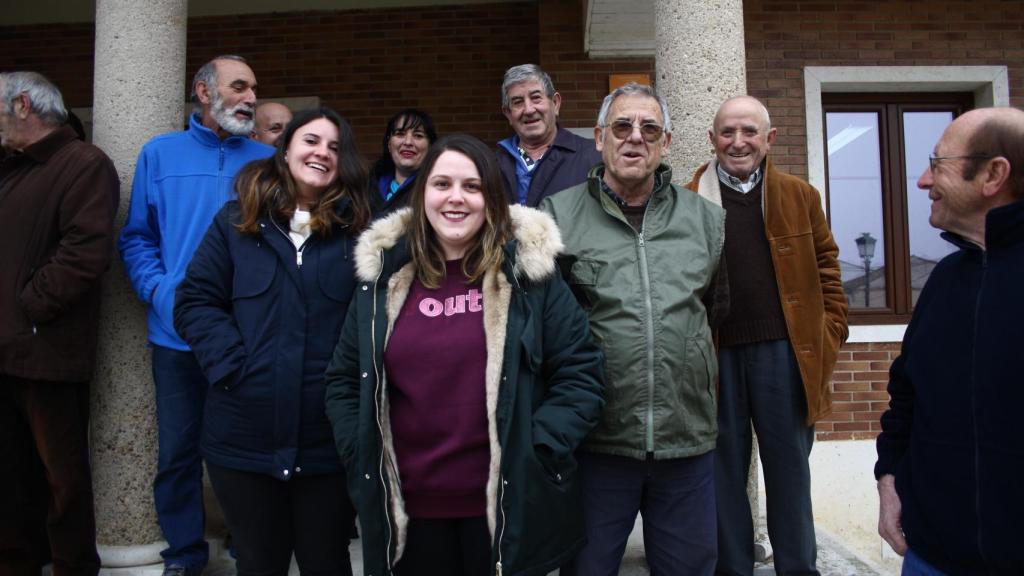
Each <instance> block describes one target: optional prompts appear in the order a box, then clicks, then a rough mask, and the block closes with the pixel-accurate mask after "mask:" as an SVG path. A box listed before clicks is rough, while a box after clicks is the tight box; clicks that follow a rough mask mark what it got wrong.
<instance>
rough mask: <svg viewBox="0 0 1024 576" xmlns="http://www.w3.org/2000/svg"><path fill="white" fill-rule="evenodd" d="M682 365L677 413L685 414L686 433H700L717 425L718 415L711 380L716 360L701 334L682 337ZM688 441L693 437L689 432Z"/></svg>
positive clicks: (716, 371) (714, 379)
mask: <svg viewBox="0 0 1024 576" xmlns="http://www.w3.org/2000/svg"><path fill="white" fill-rule="evenodd" d="M684 358H685V361H686V367H685V370H684V373H685V374H686V378H685V382H683V383H681V385H680V387H679V392H678V396H677V401H678V402H679V405H678V406H676V409H677V410H678V413H679V414H683V415H685V418H684V422H685V424H684V427H685V428H686V429H688V430H689V431H690V434H693V435H700V434H703V433H707V432H710V431H713V430H716V429H717V426H718V415H717V402H716V398H715V382H716V377H717V375H718V368H717V367H718V364H717V362H716V360H715V358H714V356H713V354H712V353H711V349H710V343H709V342H708V341H707V338H705V337H704V336H691V337H688V338H686V351H685V355H684ZM688 440H689V441H697V440H699V438H697V436H691V437H690V438H689V439H688Z"/></svg>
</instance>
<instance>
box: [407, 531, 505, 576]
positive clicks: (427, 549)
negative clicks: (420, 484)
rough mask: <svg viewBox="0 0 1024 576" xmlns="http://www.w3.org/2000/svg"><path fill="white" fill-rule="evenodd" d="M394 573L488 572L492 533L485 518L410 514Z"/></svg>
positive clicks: (477, 575) (463, 575)
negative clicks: (414, 515) (432, 516)
mask: <svg viewBox="0 0 1024 576" xmlns="http://www.w3.org/2000/svg"><path fill="white" fill-rule="evenodd" d="M405 540H406V541H405V552H404V553H403V554H402V559H401V560H399V561H398V564H396V565H395V576H437V575H439V574H444V575H445V576H487V575H488V574H490V573H491V534H490V531H489V530H488V529H487V518H486V517H485V516H477V517H474V518H419V519H417V518H411V519H410V520H409V531H408V532H407V534H406V539H405Z"/></svg>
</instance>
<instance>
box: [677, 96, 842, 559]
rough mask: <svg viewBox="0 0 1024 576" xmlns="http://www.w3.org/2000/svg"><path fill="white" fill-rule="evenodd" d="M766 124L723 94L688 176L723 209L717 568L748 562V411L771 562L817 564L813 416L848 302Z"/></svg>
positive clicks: (829, 245)
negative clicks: (778, 162) (707, 147)
mask: <svg viewBox="0 0 1024 576" xmlns="http://www.w3.org/2000/svg"><path fill="white" fill-rule="evenodd" d="M775 134H776V131H775V129H774V128H772V127H771V121H770V119H769V117H768V111H767V110H766V109H765V107H764V105H762V104H761V103H760V102H759V101H757V100H756V99H754V98H751V97H749V96H740V97H736V98H731V99H729V100H726V101H725V103H723V104H722V106H721V107H720V108H719V109H718V113H717V114H716V115H715V120H714V125H713V127H712V128H711V130H709V131H708V137H709V139H710V140H711V144H712V146H714V149H715V159H714V160H712V161H711V162H709V163H708V164H705V165H704V166H702V167H701V168H700V169H699V170H698V171H697V173H696V174H695V175H694V177H693V181H692V182H690V184H688V185H687V187H688V188H690V189H691V190H694V191H699V192H700V193H701V194H702V195H703V196H705V197H710V198H718V197H721V201H722V202H721V203H722V206H723V207H724V208H725V209H726V214H727V216H726V219H725V259H724V260H725V261H726V262H727V264H726V265H727V267H728V277H729V299H730V311H729V316H728V317H727V318H726V319H725V320H724V321H723V322H722V324H721V325H720V327H719V329H718V339H719V341H718V342H719V366H720V381H719V386H720V388H719V407H718V429H719V432H718V446H717V453H716V455H715V489H716V497H717V506H718V566H717V568H716V573H718V574H729V575H750V574H752V573H753V569H754V534H753V521H752V518H751V511H750V506H749V503H748V500H747V492H746V482H747V470H748V467H749V465H750V449H751V448H750V447H751V433H750V424H751V421H752V422H753V425H754V429H755V431H756V432H757V438H758V446H759V448H760V454H761V461H762V463H763V465H764V476H765V488H766V491H767V498H768V509H769V510H771V511H772V513H771V514H770V515H769V516H768V536H769V538H770V539H771V542H772V547H773V549H774V553H775V571H776V573H777V574H817V573H818V571H817V569H816V567H815V563H816V556H817V548H816V544H815V539H814V517H813V515H812V512H811V478H810V469H809V467H808V463H807V459H808V457H809V456H810V453H811V445H812V443H813V442H814V423H815V422H816V421H818V420H819V419H821V418H823V417H824V416H826V415H828V414H829V412H830V411H831V409H832V405H831V397H830V391H829V380H830V377H831V374H832V368H833V366H834V365H835V360H836V355H837V353H838V351H839V347H840V345H842V343H843V341H844V340H845V339H846V336H847V326H846V312H847V302H846V296H845V295H844V294H843V287H842V284H841V280H840V272H839V260H838V254H839V250H838V248H837V247H836V244H835V242H834V241H833V240H832V233H831V232H830V231H829V228H828V224H827V222H826V221H825V215H824V213H823V212H822V209H821V204H822V203H821V196H820V195H819V194H818V191H817V190H815V189H814V188H813V187H812V186H811V185H810V184H808V183H807V182H804V181H803V180H800V179H799V178H796V177H793V176H790V175H788V174H784V173H782V172H779V171H778V170H776V169H775V167H774V166H773V165H772V163H771V162H770V161H769V160H767V159H766V157H767V155H768V150H769V148H771V145H772V143H773V142H774V141H775Z"/></svg>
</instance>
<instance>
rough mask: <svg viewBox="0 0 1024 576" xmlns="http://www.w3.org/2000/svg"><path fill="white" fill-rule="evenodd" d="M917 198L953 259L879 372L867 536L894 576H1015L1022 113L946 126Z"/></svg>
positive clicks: (1021, 552)
mask: <svg viewBox="0 0 1024 576" xmlns="http://www.w3.org/2000/svg"><path fill="white" fill-rule="evenodd" d="M917 186H918V188H921V189H922V190H926V191H927V193H928V197H929V198H930V199H931V201H932V206H931V216H930V217H929V219H928V221H929V223H930V224H931V225H932V226H934V227H935V228H939V229H941V230H944V231H945V232H944V233H943V235H942V236H943V238H945V239H946V240H948V241H949V242H952V243H953V244H955V245H956V246H957V247H959V250H958V251H957V252H954V253H952V254H950V255H949V256H947V257H945V258H943V259H942V261H940V262H939V263H938V264H937V265H936V266H935V268H934V269H933V270H932V272H931V275H930V276H929V278H928V282H927V283H926V284H925V286H924V289H923V290H922V291H921V295H920V297H919V298H918V301H917V305H916V306H915V307H914V315H913V317H912V318H911V320H910V325H909V326H908V327H907V331H906V333H905V335H904V337H903V347H902V350H901V352H900V356H899V357H898V358H897V359H896V360H895V361H894V362H893V364H892V368H891V369H890V371H889V395H890V398H891V399H890V401H889V410H888V411H886V412H885V414H883V415H882V433H881V434H880V435H879V436H878V462H877V463H876V464H875V477H876V478H877V479H878V496H879V504H880V506H879V515H878V532H879V534H881V536H882V538H884V539H885V541H886V542H888V543H889V545H890V546H892V548H893V550H895V551H896V552H897V553H898V554H901V555H903V556H904V560H903V574H904V575H925V574H927V575H944V574H949V575H952V574H1024V546H1021V543H1020V536H1021V534H1022V530H1021V519H1022V518H1024V490H1022V489H1021V486H1022V478H1024V434H1021V424H1020V421H1021V417H1020V412H1019V410H1020V407H1021V406H1024V377H1022V374H1021V360H1020V357H1021V351H1022V350H1024V321H1022V319H1024V298H1022V297H1021V295H1022V294H1024V201H1022V200H1024V112H1022V111H1020V110H1017V109H1013V108H984V109H978V110H973V111H970V112H967V113H965V114H963V115H962V116H960V117H959V118H957V119H956V120H954V121H953V123H952V124H950V125H949V126H948V127H947V128H946V131H945V133H943V135H942V138H941V139H939V142H938V144H936V145H935V152H934V154H933V155H932V157H931V159H930V162H929V167H928V169H926V170H925V172H924V174H922V175H921V178H920V179H919V180H918V181H917Z"/></svg>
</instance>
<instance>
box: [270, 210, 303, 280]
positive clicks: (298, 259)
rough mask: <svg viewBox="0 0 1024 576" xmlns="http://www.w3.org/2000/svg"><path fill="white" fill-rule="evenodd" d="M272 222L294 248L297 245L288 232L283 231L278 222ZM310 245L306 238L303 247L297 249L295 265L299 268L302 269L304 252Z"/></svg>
mask: <svg viewBox="0 0 1024 576" xmlns="http://www.w3.org/2000/svg"><path fill="white" fill-rule="evenodd" d="M271 222H273V224H274V228H277V231H278V232H280V233H281V235H282V236H284V239H285V240H287V241H288V243H289V244H291V245H292V246H293V247H294V246H295V243H294V242H292V237H291V236H289V235H288V233H287V232H285V231H284V230H282V229H281V227H280V226H278V225H277V222H274V221H273V220H271ZM311 237H312V236H311ZM311 237H310V238H311ZM308 243H309V238H306V239H305V240H303V241H302V245H301V246H299V247H298V248H295V264H296V265H297V266H298V267H299V268H302V251H303V250H305V249H306V244H308Z"/></svg>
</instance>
